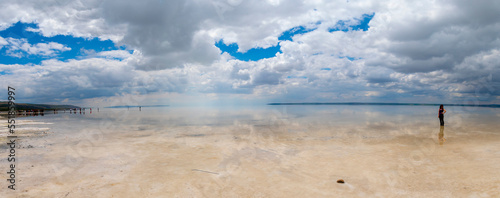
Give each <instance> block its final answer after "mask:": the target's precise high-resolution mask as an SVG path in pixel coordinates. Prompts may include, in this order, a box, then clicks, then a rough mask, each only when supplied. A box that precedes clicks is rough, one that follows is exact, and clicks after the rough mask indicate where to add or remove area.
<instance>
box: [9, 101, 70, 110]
mask: <svg viewBox="0 0 500 198" xmlns="http://www.w3.org/2000/svg"><path fill="white" fill-rule="evenodd" d="M15 104H16V111H17V110H41V109H43V110H64V109H74V108H80V107H79V106H75V105H51V104H30V103H15ZM0 111H9V104H8V102H0Z"/></svg>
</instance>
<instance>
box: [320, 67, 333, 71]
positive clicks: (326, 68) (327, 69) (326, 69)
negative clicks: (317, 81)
mask: <svg viewBox="0 0 500 198" xmlns="http://www.w3.org/2000/svg"><path fill="white" fill-rule="evenodd" d="M321 70H325V71H330V70H332V69H331V68H328V67H325V68H321Z"/></svg>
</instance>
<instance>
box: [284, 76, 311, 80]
mask: <svg viewBox="0 0 500 198" xmlns="http://www.w3.org/2000/svg"><path fill="white" fill-rule="evenodd" d="M286 78H301V79H307V76H287V77H286Z"/></svg>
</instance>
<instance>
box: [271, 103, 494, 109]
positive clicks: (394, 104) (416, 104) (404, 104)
mask: <svg viewBox="0 0 500 198" xmlns="http://www.w3.org/2000/svg"><path fill="white" fill-rule="evenodd" d="M267 105H392V106H439V105H441V104H428V103H382V102H296V103H295V102H283V103H279V102H276V103H267ZM443 105H444V106H464V107H491V108H500V105H499V104H443Z"/></svg>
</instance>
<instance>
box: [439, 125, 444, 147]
mask: <svg viewBox="0 0 500 198" xmlns="http://www.w3.org/2000/svg"><path fill="white" fill-rule="evenodd" d="M438 140H439V145H443V143H444V142H446V139H444V126H441V128H440V129H439V135H438Z"/></svg>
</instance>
